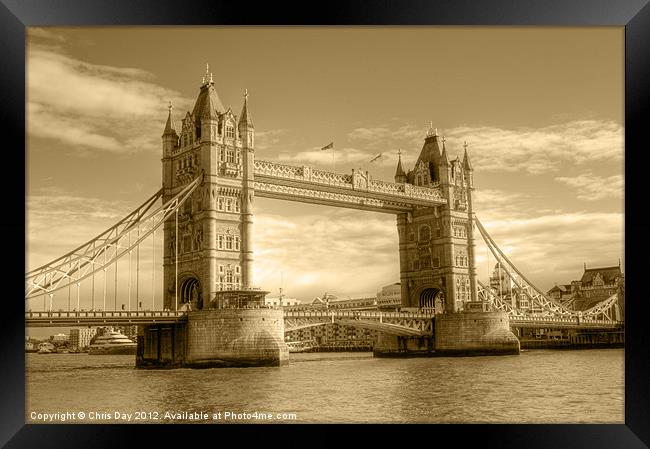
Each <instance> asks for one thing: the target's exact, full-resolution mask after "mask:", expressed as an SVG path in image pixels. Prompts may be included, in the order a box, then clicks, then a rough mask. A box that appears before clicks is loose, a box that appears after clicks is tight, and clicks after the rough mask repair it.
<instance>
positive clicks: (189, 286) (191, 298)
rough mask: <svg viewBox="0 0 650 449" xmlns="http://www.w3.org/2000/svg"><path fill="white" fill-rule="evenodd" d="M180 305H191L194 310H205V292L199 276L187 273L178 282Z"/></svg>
mask: <svg viewBox="0 0 650 449" xmlns="http://www.w3.org/2000/svg"><path fill="white" fill-rule="evenodd" d="M178 304H179V306H180V305H184V304H190V307H191V308H192V309H193V310H201V309H202V308H203V291H202V288H201V282H200V281H199V278H198V276H196V275H195V274H194V273H187V274H185V275H184V276H182V277H181V278H180V279H179V281H178Z"/></svg>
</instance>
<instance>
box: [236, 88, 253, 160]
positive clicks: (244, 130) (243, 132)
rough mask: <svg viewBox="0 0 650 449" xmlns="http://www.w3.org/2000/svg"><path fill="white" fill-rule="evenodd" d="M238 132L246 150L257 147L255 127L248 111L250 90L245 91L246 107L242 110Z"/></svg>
mask: <svg viewBox="0 0 650 449" xmlns="http://www.w3.org/2000/svg"><path fill="white" fill-rule="evenodd" d="M237 131H239V138H240V139H241V141H242V145H243V146H244V148H253V147H254V145H255V127H254V126H253V118H252V117H251V113H250V112H249V110H248V89H246V90H245V91H244V105H243V106H242V109H241V114H240V117H239V123H238V124H237Z"/></svg>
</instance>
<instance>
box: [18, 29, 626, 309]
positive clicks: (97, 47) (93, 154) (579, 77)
mask: <svg viewBox="0 0 650 449" xmlns="http://www.w3.org/2000/svg"><path fill="white" fill-rule="evenodd" d="M206 63H207V64H209V67H210V72H211V73H212V74H213V78H214V81H215V87H216V89H217V91H218V93H219V96H220V98H221V100H222V102H223V103H224V105H225V106H226V108H227V107H232V110H233V112H234V113H235V114H239V113H240V111H241V106H242V94H243V92H244V89H247V90H248V93H249V97H248V101H249V111H250V113H251V115H252V118H253V122H254V124H255V131H256V142H255V143H256V149H255V157H256V158H257V159H262V160H270V161H281V162H284V163H292V164H297V165H303V164H305V165H310V166H313V167H316V168H320V169H325V170H335V171H337V172H342V173H348V174H349V173H351V170H352V169H353V168H361V169H364V170H368V171H369V172H370V174H371V176H372V177H373V178H375V179H382V180H386V181H392V180H393V176H394V173H395V168H396V164H397V151H398V149H399V150H401V152H402V158H403V163H404V166H405V168H406V169H407V170H408V169H410V168H412V167H413V164H414V162H415V160H416V158H417V156H418V154H419V152H420V150H421V148H422V144H423V140H424V137H425V135H426V132H427V130H428V129H429V126H430V123H432V124H433V127H434V128H437V129H438V132H439V134H441V135H443V136H445V138H446V139H447V150H448V152H449V153H450V155H451V157H452V158H454V157H455V156H457V155H458V156H462V143H463V141H467V144H468V152H469V155H470V158H471V161H472V164H473V166H474V171H475V173H474V184H475V188H476V190H475V192H474V195H475V196H474V198H475V200H474V209H475V211H476V215H477V217H478V218H479V220H481V222H482V223H483V224H484V226H485V227H486V228H487V230H488V232H489V233H490V234H491V236H492V237H493V239H494V240H495V241H496V242H497V244H498V245H499V246H500V248H501V249H502V250H503V251H504V252H505V253H506V254H507V255H508V257H509V258H510V259H511V260H512V261H513V263H514V264H515V265H516V266H517V267H518V268H519V269H520V271H522V272H523V273H524V274H525V275H526V276H527V277H528V278H529V279H530V280H531V281H532V282H533V283H534V284H536V285H537V286H538V287H540V288H541V289H542V290H544V291H546V290H548V289H549V288H551V287H552V286H553V284H554V283H556V282H557V283H569V282H570V281H571V280H574V279H579V278H580V277H581V275H582V271H583V263H586V264H587V267H598V266H611V265H617V264H618V261H619V259H620V260H621V264H622V268H623V270H624V263H625V261H624V254H623V248H624V235H623V224H624V213H623V192H624V179H623V162H624V128H623V127H624V112H623V111H624V103H623V98H624V96H623V94H624V84H623V80H624V78H623V75H624V29H623V28H622V27H582V28H550V27H549V28H546V27H508V28H502V27H365V28H364V27H311V28H310V27H287V28H283V27H146V28H131V27H97V28H83V27H75V28H49V27H48V28H28V34H27V80H26V81H27V96H28V97H27V128H28V129H27V198H26V206H27V210H26V214H27V215H26V217H27V235H26V244H27V269H28V270H30V269H33V268H36V267H38V266H40V265H43V264H45V263H47V262H48V261H50V260H52V259H55V258H56V257H58V256H60V255H62V254H64V253H66V252H67V251H70V250H72V249H74V248H75V247H76V246H78V245H80V244H81V243H84V242H85V241H87V240H89V239H91V238H92V237H94V236H95V235H97V234H99V233H100V232H102V231H103V230H104V229H106V228H108V227H109V226H111V225H112V224H114V223H115V222H117V221H118V220H119V219H120V218H121V217H123V216H124V215H126V214H127V213H128V212H130V211H131V210H132V209H134V208H135V207H137V206H138V205H139V204H141V203H142V202H144V201H145V200H146V199H147V198H149V197H150V196H151V195H153V194H154V193H155V192H156V191H157V190H158V189H159V188H160V186H161V161H160V158H161V134H162V131H163V129H164V125H165V121H166V118H167V112H168V110H167V105H168V102H169V101H170V100H172V101H173V104H174V117H175V119H176V121H177V123H179V122H180V118H181V117H182V116H183V115H184V114H185V111H187V110H191V108H192V106H193V104H194V101H195V99H196V96H197V95H198V92H199V87H200V84H201V78H202V77H203V76H204V73H205V67H206ZM330 142H334V150H333V151H332V150H327V151H320V148H321V147H323V146H325V145H326V144H328V143H330ZM379 153H382V155H383V157H382V158H381V159H380V160H378V161H375V162H372V163H371V162H370V160H371V159H372V158H373V157H374V156H376V155H378V154H379ZM254 208H255V232H256V234H255V284H256V285H257V286H259V287H261V288H262V289H264V290H267V291H271V294H272V295H277V293H278V289H279V288H280V287H282V288H283V290H284V293H285V294H286V295H287V296H289V297H292V298H298V299H302V300H309V301H310V300H312V299H313V298H314V297H316V296H321V295H322V294H323V293H325V292H329V293H331V294H334V295H337V296H339V297H343V298H345V297H348V296H352V297H359V296H372V295H375V294H376V292H377V291H378V290H380V289H381V287H382V286H385V285H388V284H391V283H393V282H398V281H399V261H398V251H397V230H396V225H395V216H393V215H390V214H382V213H372V212H364V211H355V210H350V209H340V208H331V207H326V206H317V205H308V204H303V203H294V202H286V201H280V200H274V199H264V198H256V199H255V203H254ZM155 244H156V245H157V247H158V248H160V245H161V242H156V243H155ZM158 254H160V249H159V250H158ZM142 257H143V259H142V260H143V261H142V273H143V276H145V278H147V279H151V275H150V274H147V270H149V271H148V273H150V272H151V270H152V267H155V269H156V270H158V272H159V273H161V272H162V271H161V267H160V265H161V263H162V260H158V261H156V263H152V259H151V258H150V259H147V256H146V254H143V256H142ZM149 257H150V256H149ZM476 262H477V268H478V275H479V279H481V280H486V279H487V277H488V274H489V273H491V272H492V269H493V267H494V262H495V261H494V258H493V257H492V256H491V255H489V256H488V254H487V250H486V249H485V246H484V245H482V243H481V242H479V241H477V257H476ZM158 279H160V276H159V275H158ZM151 285H156V286H157V287H156V288H157V289H161V286H160V285H158V284H156V282H155V278H154V279H153V282H143V286H142V287H141V288H142V290H143V292H145V291H146V290H147V289H149V291H150V290H151V288H152V287H151ZM158 298H160V294H158ZM84 301H87V298H84ZM40 305H41V307H42V302H41V303H40ZM32 306H34V309H36V308H37V307H36V305H35V304H28V307H32ZM86 306H88V304H86ZM82 307H83V304H82Z"/></svg>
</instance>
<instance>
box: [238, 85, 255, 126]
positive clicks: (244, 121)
mask: <svg viewBox="0 0 650 449" xmlns="http://www.w3.org/2000/svg"><path fill="white" fill-rule="evenodd" d="M242 125H245V126H247V127H248V128H254V126H253V118H252V117H251V114H250V112H248V89H246V90H245V91H244V105H243V106H242V108H241V117H240V118H239V126H242Z"/></svg>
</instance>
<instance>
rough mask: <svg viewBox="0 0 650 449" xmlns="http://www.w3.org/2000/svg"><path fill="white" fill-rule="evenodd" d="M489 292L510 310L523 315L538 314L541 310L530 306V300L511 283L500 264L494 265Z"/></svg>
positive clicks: (532, 305) (533, 305)
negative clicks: (517, 311) (523, 313)
mask: <svg viewBox="0 0 650 449" xmlns="http://www.w3.org/2000/svg"><path fill="white" fill-rule="evenodd" d="M490 290H492V293H493V294H494V295H496V296H498V297H500V298H501V301H502V302H504V303H506V304H507V305H509V306H510V307H512V308H515V309H517V310H520V311H522V312H525V313H538V312H541V308H540V307H538V306H536V305H535V304H531V301H530V299H529V298H528V296H527V295H526V294H524V293H522V291H521V289H520V288H519V287H517V285H516V284H515V283H514V282H513V281H512V279H511V278H510V276H509V275H508V273H507V272H506V270H505V268H503V267H502V266H501V264H500V263H498V262H497V263H496V264H495V265H494V271H493V272H492V276H491V277H490Z"/></svg>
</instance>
